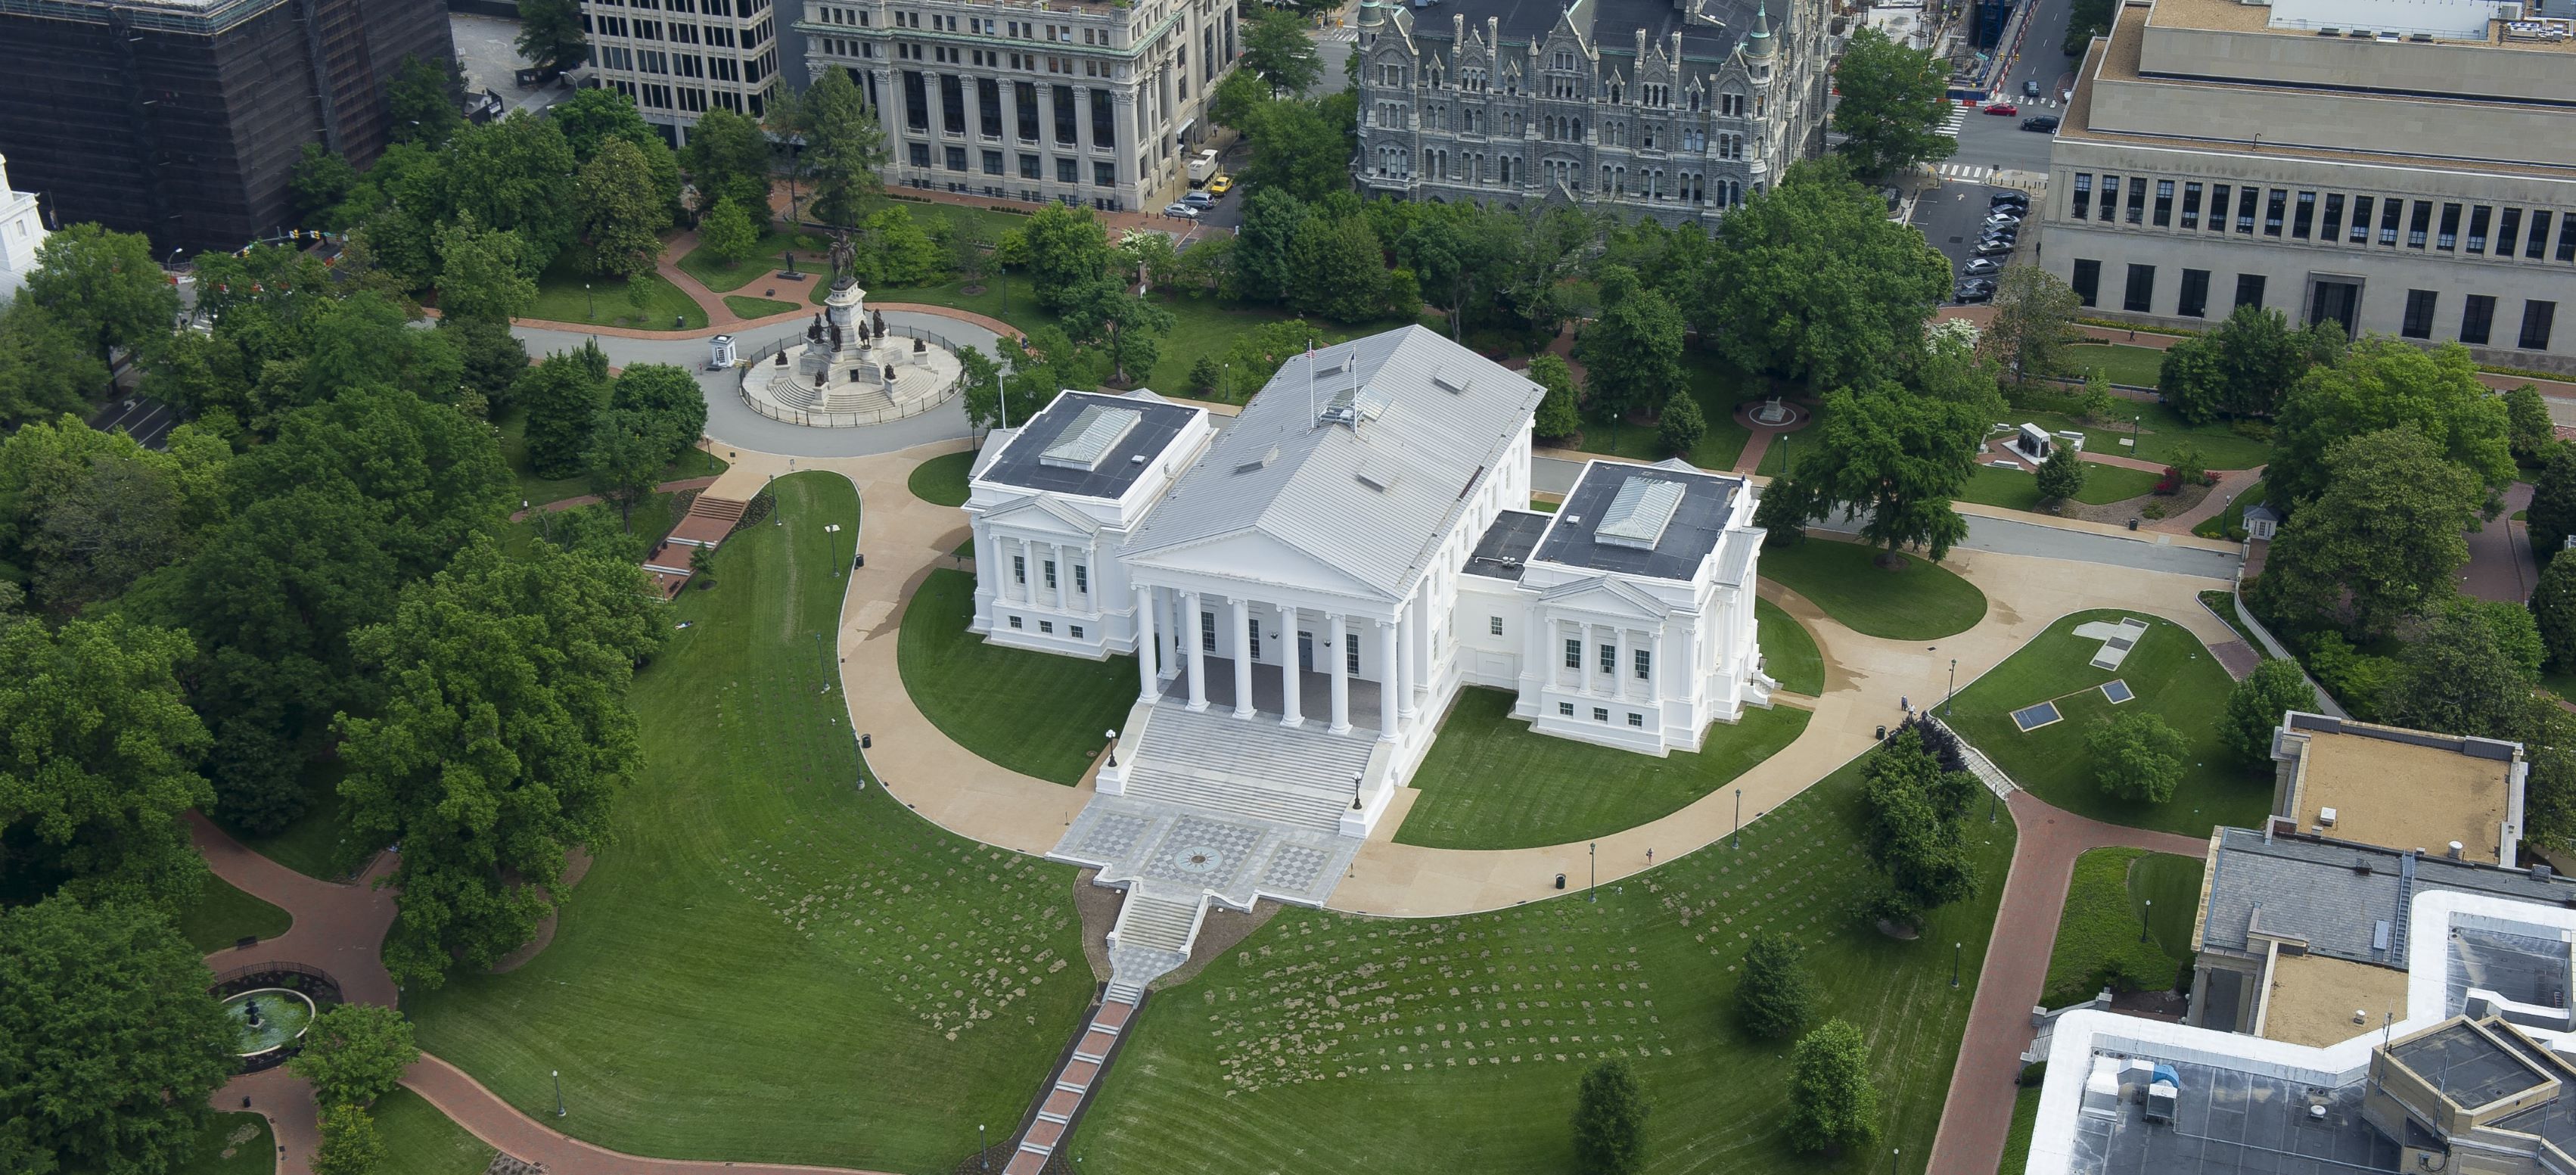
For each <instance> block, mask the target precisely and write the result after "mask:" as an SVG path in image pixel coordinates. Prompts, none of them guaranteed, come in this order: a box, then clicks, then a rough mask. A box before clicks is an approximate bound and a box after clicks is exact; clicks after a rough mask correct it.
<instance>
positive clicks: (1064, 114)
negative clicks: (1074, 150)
mask: <svg viewBox="0 0 2576 1175" xmlns="http://www.w3.org/2000/svg"><path fill="white" fill-rule="evenodd" d="M1047 91H1048V93H1049V94H1050V95H1051V96H1052V97H1053V98H1054V100H1055V145H1056V146H1059V147H1070V146H1073V145H1074V143H1075V142H1076V139H1075V137H1074V130H1073V128H1074V125H1075V124H1074V121H1073V120H1074V113H1073V87H1071V86H1049V87H1047Z"/></svg>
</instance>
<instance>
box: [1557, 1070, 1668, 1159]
mask: <svg viewBox="0 0 2576 1175" xmlns="http://www.w3.org/2000/svg"><path fill="white" fill-rule="evenodd" d="M1649 1109H1650V1107H1649V1106H1648V1105H1647V1104H1646V1095H1645V1091H1644V1090H1642V1089H1639V1088H1638V1086H1637V1075H1636V1074H1635V1073H1634V1072H1633V1071H1631V1070H1630V1069H1629V1068H1628V1062H1626V1061H1623V1060H1618V1059H1615V1058H1614V1059H1612V1060H1607V1061H1603V1062H1601V1063H1599V1064H1596V1065H1594V1066H1593V1067H1592V1068H1591V1070H1590V1071H1588V1072H1586V1073H1585V1074H1584V1075H1583V1084H1582V1086H1581V1088H1580V1089H1579V1090H1578V1091H1577V1094H1576V1101H1575V1108H1574V1167H1575V1170H1577V1171H1580V1172H1582V1173H1583V1175H1630V1173H1631V1172H1634V1171H1635V1170H1636V1169H1637V1168H1638V1167H1640V1166H1642V1165H1644V1162H1645V1133H1646V1115H1647V1112H1648V1110H1649Z"/></svg>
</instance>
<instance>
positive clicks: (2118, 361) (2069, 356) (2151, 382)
mask: <svg viewBox="0 0 2576 1175" xmlns="http://www.w3.org/2000/svg"><path fill="white" fill-rule="evenodd" d="M2066 364H2067V366H2068V367H2070V368H2072V369H2073V370H2075V371H2076V372H2078V373H2083V372H2092V371H2099V372H2101V373H2102V378H2104V379H2107V380H2110V381H2111V382H2112V383H2115V384H2127V385H2129V386H2130V387H2133V388H2152V387H2154V386H2156V380H2157V378H2158V377H2159V376H2160V375H2161V374H2162V373H2163V371H2164V365H2165V353H2164V352H2162V351H2159V350H2157V349H2155V348H2153V347H2133V346H2130V345H2128V344H2126V343H2077V344H2074V345H2072V346H2069V347H2068V348H2066ZM2076 378H2077V379H2079V380H2080V379H2081V378H2082V376H2081V375H2080V374H2079V375H2078V376H2077V377H2076Z"/></svg>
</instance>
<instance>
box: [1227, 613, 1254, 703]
mask: <svg viewBox="0 0 2576 1175" xmlns="http://www.w3.org/2000/svg"><path fill="white" fill-rule="evenodd" d="M1227 602H1228V603H1230V604H1233V605H1234V716H1235V717H1237V718H1250V717H1252V614H1251V613H1252V608H1251V604H1250V602H1249V601H1247V600H1245V599H1244V598H1243V597H1241V596H1236V597H1235V598H1233V599H1232V600H1229V601H1227Z"/></svg>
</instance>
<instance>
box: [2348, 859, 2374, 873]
mask: <svg viewBox="0 0 2576 1175" xmlns="http://www.w3.org/2000/svg"><path fill="white" fill-rule="evenodd" d="M2352 872H2353V875H2354V876H2356V877H2368V876H2370V858H2368V857H2354V858H2353V859H2352Z"/></svg>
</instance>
